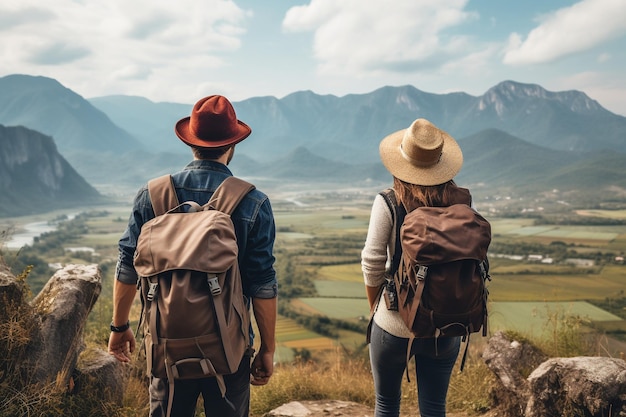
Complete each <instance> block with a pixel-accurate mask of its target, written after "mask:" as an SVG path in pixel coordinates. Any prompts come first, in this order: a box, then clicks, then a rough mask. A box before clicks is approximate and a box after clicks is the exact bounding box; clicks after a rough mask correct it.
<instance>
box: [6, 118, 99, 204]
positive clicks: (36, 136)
mask: <svg viewBox="0 0 626 417" xmlns="http://www.w3.org/2000/svg"><path fill="white" fill-rule="evenodd" d="M0 194H1V195H2V199H0V216H17V215H26V214H32V213H41V212H47V211H51V210H53V209H56V208H62V207H63V208H65V207H72V206H76V205H81V206H83V205H86V204H94V203H99V202H102V201H104V197H102V196H101V195H100V194H99V193H98V192H97V191H96V190H95V189H94V188H93V187H92V186H91V185H89V184H88V183H87V182H86V181H85V180H84V178H82V177H81V176H80V175H79V174H78V173H77V172H76V171H75V170H74V168H72V166H70V164H69V163H68V162H67V161H66V160H65V158H63V156H61V155H60V154H59V153H58V152H57V148H56V146H55V143H54V141H53V140H52V138H50V137H49V136H45V135H42V134H41V133H39V132H35V131H33V130H30V129H26V128H24V127H4V126H2V125H0Z"/></svg>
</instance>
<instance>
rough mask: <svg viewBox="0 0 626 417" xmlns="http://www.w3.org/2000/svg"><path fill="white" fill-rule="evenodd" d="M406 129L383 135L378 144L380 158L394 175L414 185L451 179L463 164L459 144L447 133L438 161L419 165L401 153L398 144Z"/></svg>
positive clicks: (440, 182)
mask: <svg viewBox="0 0 626 417" xmlns="http://www.w3.org/2000/svg"><path fill="white" fill-rule="evenodd" d="M405 131H406V129H402V130H399V131H397V132H394V133H392V134H390V135H389V136H387V137H385V138H384V139H383V140H382V141H381V142H380V146H379V152H380V159H381V160H382V162H383V165H384V166H385V168H387V171H389V172H390V173H391V175H393V176H394V177H396V178H398V179H400V180H402V181H404V182H407V183H409V184H415V185H439V184H443V183H445V182H448V181H450V180H451V179H453V178H454V177H455V176H456V174H458V172H459V171H460V170H461V166H462V165H463V153H462V152H461V148H460V147H459V144H458V143H457V142H456V140H454V138H452V137H451V136H449V135H446V136H445V137H444V142H443V150H442V153H441V158H440V159H439V162H437V163H436V164H435V165H432V166H428V167H419V166H416V165H414V164H412V163H411V162H409V161H408V160H407V159H406V158H405V157H404V156H403V154H402V151H401V149H400V145H401V143H402V139H403V137H404V132H405Z"/></svg>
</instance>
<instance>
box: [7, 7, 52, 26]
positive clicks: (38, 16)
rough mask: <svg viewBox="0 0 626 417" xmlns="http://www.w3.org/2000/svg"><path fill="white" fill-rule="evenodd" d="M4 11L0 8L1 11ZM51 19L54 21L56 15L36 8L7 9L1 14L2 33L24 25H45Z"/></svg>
mask: <svg viewBox="0 0 626 417" xmlns="http://www.w3.org/2000/svg"><path fill="white" fill-rule="evenodd" d="M7 6H8V5H7ZM2 9H3V8H2V7H0V10H2ZM50 19H54V13H52V12H50V11H47V10H41V9H39V8H36V7H25V8H22V9H15V8H12V7H7V8H4V9H3V10H2V13H1V14H0V32H2V31H3V30H6V29H10V28H13V27H15V26H20V25H22V24H29V23H34V24H45V22H46V21H48V20H50Z"/></svg>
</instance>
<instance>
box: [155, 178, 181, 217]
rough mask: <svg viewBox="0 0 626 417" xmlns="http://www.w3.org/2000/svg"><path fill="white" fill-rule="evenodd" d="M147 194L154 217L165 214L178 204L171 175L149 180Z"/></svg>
mask: <svg viewBox="0 0 626 417" xmlns="http://www.w3.org/2000/svg"><path fill="white" fill-rule="evenodd" d="M148 192H149V194H150V202H151V203H152V208H153V209H154V215H155V216H160V215H162V214H165V213H167V211H168V210H171V209H173V208H174V207H176V206H178V204H179V203H178V197H176V188H175V187H174V183H173V182H172V176H171V175H163V176H161V177H158V178H154V179H152V180H150V181H149V182H148Z"/></svg>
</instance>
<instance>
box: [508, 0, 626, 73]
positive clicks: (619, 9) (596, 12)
mask: <svg viewBox="0 0 626 417" xmlns="http://www.w3.org/2000/svg"><path fill="white" fill-rule="evenodd" d="M625 18H626V1H623V0H583V1H581V2H579V3H576V4H574V5H573V6H570V7H566V8H562V9H559V10H557V11H556V12H554V13H552V14H550V15H547V16H545V17H543V18H542V21H541V23H540V24H539V26H537V27H536V28H535V29H533V30H532V31H531V32H530V33H529V34H528V37H527V38H526V39H525V40H524V39H522V36H521V35H519V34H517V33H513V34H511V35H510V37H509V44H508V47H507V50H506V53H505V55H504V60H503V61H504V63H505V64H510V65H524V64H536V63H547V62H551V61H555V60H557V59H559V58H561V57H564V56H567V55H572V54H576V53H579V52H584V51H587V50H589V49H591V48H593V47H595V46H597V45H599V44H602V43H604V42H607V41H609V40H612V39H615V38H618V37H621V36H623V35H624V34H626V25H625V24H624V19H625Z"/></svg>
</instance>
